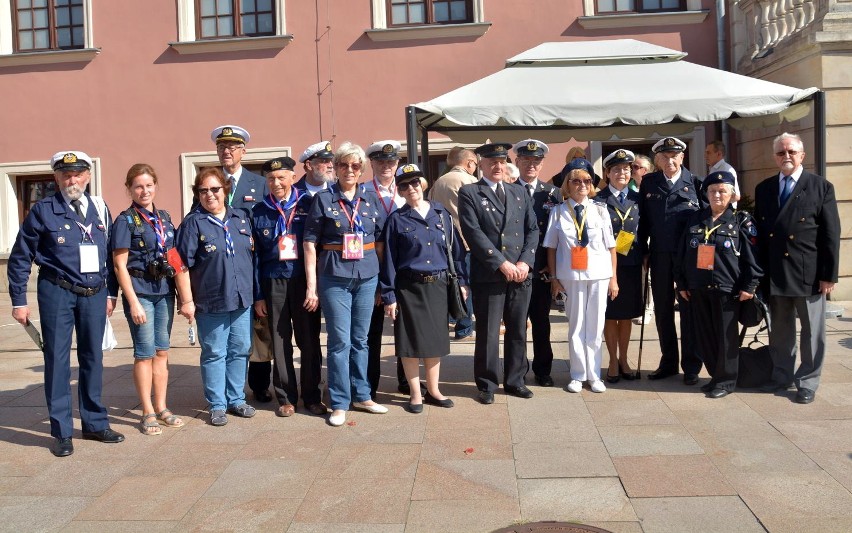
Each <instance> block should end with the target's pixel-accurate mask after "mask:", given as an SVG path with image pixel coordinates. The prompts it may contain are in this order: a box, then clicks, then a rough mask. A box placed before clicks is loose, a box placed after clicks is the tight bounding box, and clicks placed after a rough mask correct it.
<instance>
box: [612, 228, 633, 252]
mask: <svg viewBox="0 0 852 533" xmlns="http://www.w3.org/2000/svg"><path fill="white" fill-rule="evenodd" d="M634 239H636V235H634V234H633V233H630V232H629V231H624V230H621V231H619V232H618V235H616V237H615V251H616V252H617V253H619V254H621V255H627V254H629V253H630V247H631V246H633V240H634Z"/></svg>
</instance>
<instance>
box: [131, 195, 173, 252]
mask: <svg viewBox="0 0 852 533" xmlns="http://www.w3.org/2000/svg"><path fill="white" fill-rule="evenodd" d="M151 207H154V206H153V205H151ZM133 209H134V210H136V212H137V213H138V214H139V216H140V217H142V218H143V219H144V220H145V222H147V223H148V224H150V225H151V227H152V228H153V229H154V233H155V234H156V235H157V242H159V243H160V247H161V248H162V251H165V250H166V230H165V228H164V227H163V221H162V220H160V217H155V219H154V220H156V222H155V221H154V220H151V219H150V218H149V217H148V215H146V214H145V212H144V211H140V210H139V208H137V207H136V206H133ZM154 209H156V207H154Z"/></svg>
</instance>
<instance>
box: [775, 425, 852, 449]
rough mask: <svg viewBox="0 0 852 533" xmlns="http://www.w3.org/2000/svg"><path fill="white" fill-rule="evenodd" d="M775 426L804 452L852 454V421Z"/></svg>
mask: <svg viewBox="0 0 852 533" xmlns="http://www.w3.org/2000/svg"><path fill="white" fill-rule="evenodd" d="M773 425H774V426H775V427H776V428H777V429H778V431H780V432H781V433H783V434H784V436H785V437H787V438H788V439H790V441H792V442H793V444H795V445H796V446H798V447H799V448H800V449H801V450H802V451H804V452H852V419H848V420H815V421H813V422H775V424H773Z"/></svg>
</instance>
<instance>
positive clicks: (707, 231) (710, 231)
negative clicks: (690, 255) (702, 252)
mask: <svg viewBox="0 0 852 533" xmlns="http://www.w3.org/2000/svg"><path fill="white" fill-rule="evenodd" d="M721 227H722V224H719V225H717V226H716V227H714V228H709V229H705V230H704V244H707V241H709V240H710V235H713V232H714V231H716V230H717V229H719V228H721Z"/></svg>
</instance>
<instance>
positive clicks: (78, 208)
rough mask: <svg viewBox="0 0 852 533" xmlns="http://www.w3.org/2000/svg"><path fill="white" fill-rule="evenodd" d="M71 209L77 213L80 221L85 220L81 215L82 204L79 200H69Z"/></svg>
mask: <svg viewBox="0 0 852 533" xmlns="http://www.w3.org/2000/svg"><path fill="white" fill-rule="evenodd" d="M71 207H73V208H74V212H75V213H77V216H78V217H80V220H86V217H85V215H83V202H81V201H80V200H71Z"/></svg>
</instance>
